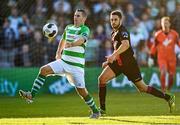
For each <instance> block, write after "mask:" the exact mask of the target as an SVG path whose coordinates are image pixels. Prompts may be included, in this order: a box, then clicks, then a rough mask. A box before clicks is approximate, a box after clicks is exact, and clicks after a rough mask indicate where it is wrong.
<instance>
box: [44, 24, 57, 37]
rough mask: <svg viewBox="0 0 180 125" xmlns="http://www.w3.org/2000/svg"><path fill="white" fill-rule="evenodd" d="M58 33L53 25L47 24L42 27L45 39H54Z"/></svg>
mask: <svg viewBox="0 0 180 125" xmlns="http://www.w3.org/2000/svg"><path fill="white" fill-rule="evenodd" d="M57 33H58V28H57V26H56V24H54V23H47V24H45V25H44V26H43V34H44V36H46V37H47V38H54V37H55V36H56V35H57Z"/></svg>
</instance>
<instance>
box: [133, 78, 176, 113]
mask: <svg viewBox="0 0 180 125" xmlns="http://www.w3.org/2000/svg"><path fill="white" fill-rule="evenodd" d="M135 85H136V87H137V88H138V90H139V91H140V92H145V93H148V94H151V95H154V96H156V97H159V98H163V99H165V100H166V101H167V102H168V104H169V108H170V112H172V111H173V110H174V108H175V96H174V95H169V94H167V93H163V92H162V91H160V90H158V89H156V88H154V87H152V86H147V85H146V84H145V83H144V81H143V80H140V81H138V82H135Z"/></svg>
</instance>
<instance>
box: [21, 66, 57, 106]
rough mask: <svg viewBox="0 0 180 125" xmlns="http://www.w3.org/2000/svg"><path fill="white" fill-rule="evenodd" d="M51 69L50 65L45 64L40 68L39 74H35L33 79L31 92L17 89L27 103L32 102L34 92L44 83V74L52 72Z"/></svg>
mask: <svg viewBox="0 0 180 125" xmlns="http://www.w3.org/2000/svg"><path fill="white" fill-rule="evenodd" d="M53 73H54V72H53V70H52V69H51V67H50V66H48V65H45V66H43V67H41V68H40V70H39V74H38V75H37V77H36V79H35V80H34V83H33V86H32V89H31V92H29V91H28V92H25V91H23V90H19V94H20V96H21V97H22V98H24V99H26V101H27V102H28V103H32V102H33V98H34V97H35V94H36V93H37V92H38V91H39V90H40V88H41V87H42V86H43V85H44V83H45V79H46V76H47V75H48V74H53Z"/></svg>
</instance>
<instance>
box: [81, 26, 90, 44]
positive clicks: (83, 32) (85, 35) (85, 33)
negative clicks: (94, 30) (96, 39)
mask: <svg viewBox="0 0 180 125" xmlns="http://www.w3.org/2000/svg"><path fill="white" fill-rule="evenodd" d="M89 35H90V30H89V28H88V27H83V28H82V29H81V33H80V36H81V37H82V38H84V40H85V41H84V42H86V41H87V40H88V37H89Z"/></svg>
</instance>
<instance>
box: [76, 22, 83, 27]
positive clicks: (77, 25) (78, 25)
mask: <svg viewBox="0 0 180 125" xmlns="http://www.w3.org/2000/svg"><path fill="white" fill-rule="evenodd" d="M81 25H84V23H80V24H74V26H75V27H80V26H81Z"/></svg>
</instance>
